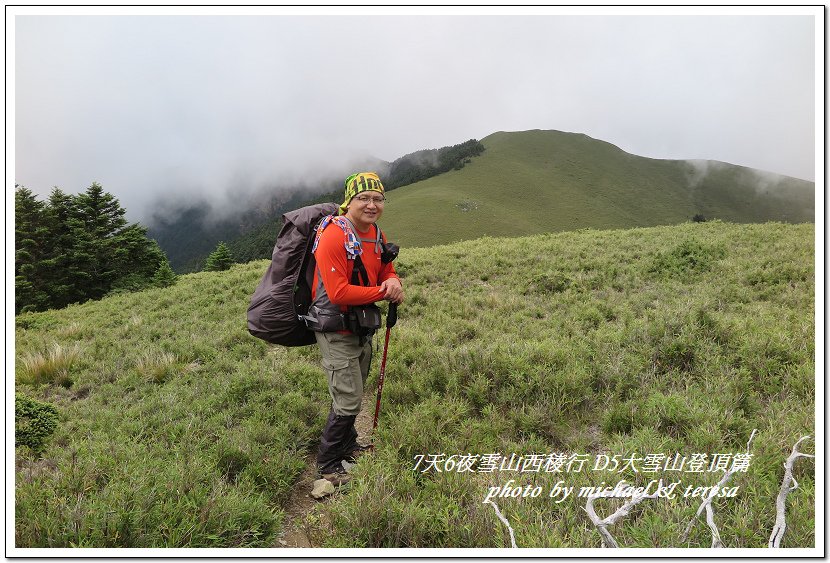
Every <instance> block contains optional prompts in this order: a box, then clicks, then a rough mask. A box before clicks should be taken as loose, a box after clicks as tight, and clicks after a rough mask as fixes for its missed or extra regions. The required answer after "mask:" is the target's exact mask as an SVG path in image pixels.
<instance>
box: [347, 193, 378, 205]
mask: <svg viewBox="0 0 830 563" xmlns="http://www.w3.org/2000/svg"><path fill="white" fill-rule="evenodd" d="M352 199H354V200H356V201H359V202H360V203H361V204H363V205H368V204H369V202H371V203H374V204H375V205H383V204H384V203H386V198H385V197H383V196H381V197H369V196H365V195H356V196H354V197H353V198H352Z"/></svg>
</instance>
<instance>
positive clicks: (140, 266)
mask: <svg viewBox="0 0 830 563" xmlns="http://www.w3.org/2000/svg"><path fill="white" fill-rule="evenodd" d="M14 211H15V263H14V274H15V280H14V285H15V314H19V313H23V312H28V311H43V310H46V309H59V308H62V307H66V306H67V305H70V304H73V303H82V302H84V301H88V300H90V299H100V298H102V297H104V296H105V295H109V294H113V293H119V292H125V291H137V290H140V289H144V288H147V287H165V286H168V285H172V284H173V283H175V281H176V275H175V273H174V272H173V270H172V268H171V267H170V264H169V263H168V261H167V257H166V256H165V254H164V252H163V251H162V249H161V248H160V247H159V245H158V244H157V243H156V241H155V240H152V239H150V238H148V237H147V229H146V228H145V227H143V226H141V225H140V224H138V223H133V224H129V223H128V222H127V219H126V218H125V214H126V211H125V210H124V208H123V207H121V205H120V204H119V202H118V200H117V199H116V198H115V197H114V196H113V195H112V194H109V193H107V192H105V191H104V189H103V188H102V187H101V185H100V184H98V183H93V184H92V185H91V186H90V187H89V188H88V189H87V190H86V192H84V193H81V194H78V195H71V194H67V193H65V192H63V191H61V190H60V189H59V188H54V189H53V190H52V193H51V194H50V195H49V198H48V199H47V200H46V201H40V200H38V199H37V197H36V196H35V195H34V193H32V191H31V190H29V189H28V188H26V187H23V186H15V210H14Z"/></svg>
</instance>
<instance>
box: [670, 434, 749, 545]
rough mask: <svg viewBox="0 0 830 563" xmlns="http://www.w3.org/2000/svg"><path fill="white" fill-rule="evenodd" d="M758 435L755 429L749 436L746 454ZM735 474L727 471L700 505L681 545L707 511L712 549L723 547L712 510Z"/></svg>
mask: <svg viewBox="0 0 830 563" xmlns="http://www.w3.org/2000/svg"><path fill="white" fill-rule="evenodd" d="M757 433H758V429H757V428H756V429H754V430H753V431H752V434H750V435H749V440H748V441H747V443H746V453H749V449H750V447H752V440H754V439H755V435H756V434H757ZM733 473H735V472H734V471H733V470H732V469H730V470H729V471H727V472H726V473H724V474H723V477H721V480H720V481H718V484H717V485H715V486H714V487H712V490H711V492H709V493H708V496H706V497H705V498H704V499H703V502H701V503H700V506H699V507H698V509H697V512H696V513H695V515H694V517H693V518H692V519H691V521H690V522H689V525H688V526H686V531H684V532H683V535H682V536H681V537H680V541H681V543H685V542H686V540H687V539H689V533H691V531H692V527H693V526H694V525H695V522H696V521H697V519H698V517H700V514H701V513H702V512H703V511H704V510H705V511H706V524H707V525H708V526H709V529H710V530H711V531H712V547H723V543H721V539H720V531H718V526H717V524H715V511H714V509H713V508H712V499H714V498H715V495H716V494H718V491H720V490H721V489H722V488H723V487H724V485H726V483H727V481H729V479H730V477H732V474H733Z"/></svg>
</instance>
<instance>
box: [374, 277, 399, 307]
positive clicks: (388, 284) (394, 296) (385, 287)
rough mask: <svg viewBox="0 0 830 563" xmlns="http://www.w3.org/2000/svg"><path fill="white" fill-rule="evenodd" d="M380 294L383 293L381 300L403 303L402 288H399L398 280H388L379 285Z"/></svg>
mask: <svg viewBox="0 0 830 563" xmlns="http://www.w3.org/2000/svg"><path fill="white" fill-rule="evenodd" d="M380 292H381V293H383V298H384V299H385V300H387V301H391V302H392V303H402V302H403V287H401V280H399V279H398V278H389V279H388V280H386V281H384V282H383V283H382V284H380Z"/></svg>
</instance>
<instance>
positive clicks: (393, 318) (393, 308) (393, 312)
mask: <svg viewBox="0 0 830 563" xmlns="http://www.w3.org/2000/svg"><path fill="white" fill-rule="evenodd" d="M397 322H398V304H397V303H390V304H389V312H388V313H386V328H392V327H393V326H395V323H397Z"/></svg>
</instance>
